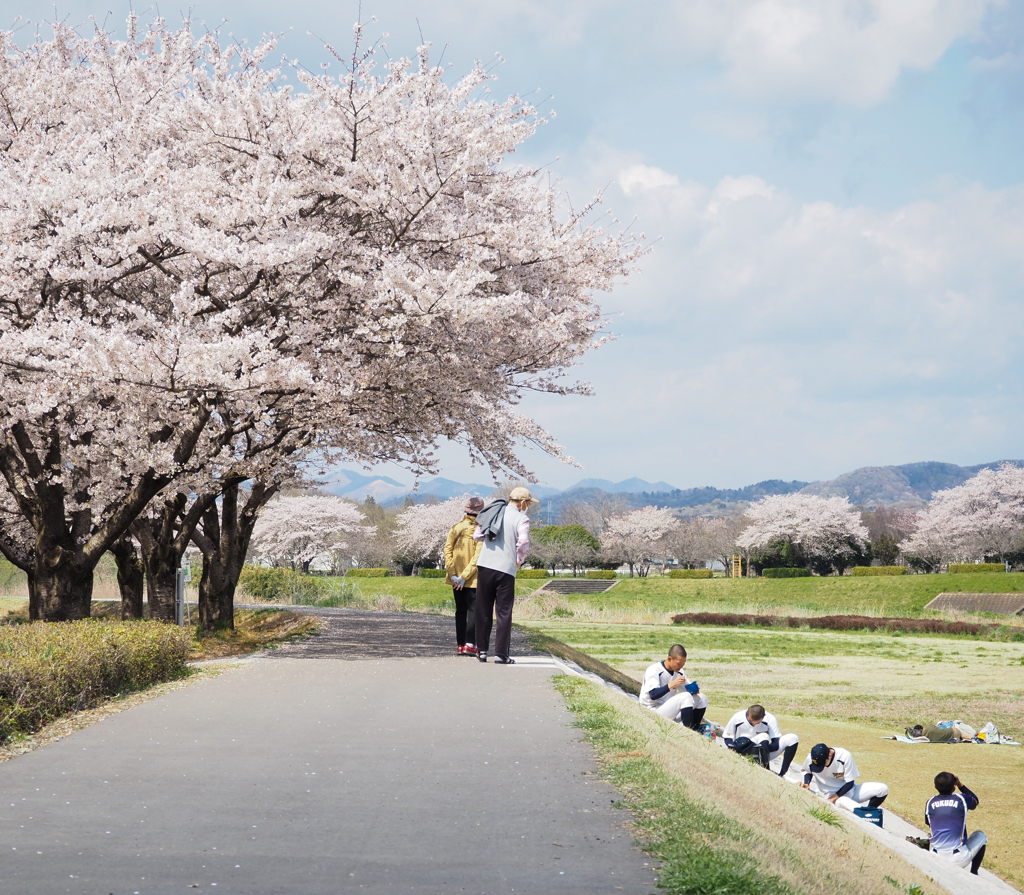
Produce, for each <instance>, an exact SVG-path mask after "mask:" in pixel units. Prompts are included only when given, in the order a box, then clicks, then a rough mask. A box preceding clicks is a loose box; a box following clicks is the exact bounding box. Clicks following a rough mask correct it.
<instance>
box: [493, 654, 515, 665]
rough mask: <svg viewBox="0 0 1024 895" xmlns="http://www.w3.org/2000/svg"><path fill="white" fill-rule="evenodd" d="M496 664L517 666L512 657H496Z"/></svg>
mask: <svg viewBox="0 0 1024 895" xmlns="http://www.w3.org/2000/svg"><path fill="white" fill-rule="evenodd" d="M494 664H495V665H515V664H516V660H515V659H513V658H512V657H511V656H495V657H494Z"/></svg>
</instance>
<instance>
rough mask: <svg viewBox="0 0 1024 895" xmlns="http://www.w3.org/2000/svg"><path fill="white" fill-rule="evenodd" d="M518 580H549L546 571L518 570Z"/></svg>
mask: <svg viewBox="0 0 1024 895" xmlns="http://www.w3.org/2000/svg"><path fill="white" fill-rule="evenodd" d="M519 577H520V578H550V577H551V576H550V575H549V574H548V571H547V569H520V570H519Z"/></svg>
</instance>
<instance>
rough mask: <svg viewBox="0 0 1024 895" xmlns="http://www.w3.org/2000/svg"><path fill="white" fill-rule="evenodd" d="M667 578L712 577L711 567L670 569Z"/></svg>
mask: <svg viewBox="0 0 1024 895" xmlns="http://www.w3.org/2000/svg"><path fill="white" fill-rule="evenodd" d="M668 577H669V578H713V577H714V575H712V573H711V569H672V570H671V571H670V572H669V573H668Z"/></svg>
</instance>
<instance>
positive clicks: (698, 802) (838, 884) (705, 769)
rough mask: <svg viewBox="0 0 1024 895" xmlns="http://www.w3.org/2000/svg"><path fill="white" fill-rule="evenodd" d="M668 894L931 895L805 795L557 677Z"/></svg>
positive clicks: (593, 689) (915, 874) (906, 868)
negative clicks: (655, 863) (899, 894)
mask: <svg viewBox="0 0 1024 895" xmlns="http://www.w3.org/2000/svg"><path fill="white" fill-rule="evenodd" d="M556 684H557V686H558V687H559V689H560V690H561V692H562V693H563V694H564V696H565V698H566V701H567V703H568V705H569V708H570V709H571V710H572V711H573V712H574V713H575V714H576V716H577V720H578V726H579V727H581V728H582V729H583V730H584V731H585V734H586V737H587V739H588V740H589V741H590V742H591V743H593V744H594V746H595V748H596V750H597V753H598V759H599V762H600V765H601V769H602V772H603V773H604V775H605V776H606V778H607V779H608V781H609V782H610V783H612V784H613V785H614V786H615V787H616V788H617V789H618V790H619V791H620V792H621V793H622V794H623V802H624V804H625V805H627V806H628V807H630V808H631V809H632V810H633V817H634V826H635V828H636V830H637V832H638V833H639V834H640V835H641V836H642V837H643V839H644V840H645V843H646V847H647V849H648V851H650V853H651V854H652V855H654V856H655V857H656V858H657V859H658V860H659V861H661V862H662V864H661V868H660V873H659V886H660V887H662V888H663V889H664V890H665V891H667V892H669V893H672V895H698V893H710V892H722V893H725V892H728V893H730V895H796V893H800V895H825V893H828V895H846V893H849V895H895V893H896V892H904V893H906V892H913V893H920V892H935V891H937V887H936V886H935V885H934V884H932V883H931V882H930V881H929V880H928V879H927V878H926V877H925V876H924V875H923V874H921V873H920V872H919V871H917V870H916V869H914V868H913V867H911V866H910V865H909V864H907V863H905V862H904V861H903V860H902V859H900V858H899V857H897V856H896V855H894V854H893V853H891V852H889V851H888V850H887V849H885V848H884V847H883V846H881V845H879V844H878V843H877V842H875V840H873V839H871V838H870V837H869V836H866V835H865V834H864V833H862V832H861V831H859V830H857V829H856V828H855V827H854V825H853V824H852V823H850V821H848V820H844V819H843V818H842V817H840V815H839V813H838V812H835V811H832V810H831V809H829V808H827V807H825V806H824V805H823V804H822V803H821V802H820V801H819V800H817V799H816V798H815V797H813V796H811V795H810V794H809V793H806V792H804V791H803V790H800V789H797V788H796V787H794V786H791V785H790V784H787V783H784V782H783V781H781V780H779V779H778V777H773V776H771V775H769V774H766V773H765V772H764V771H763V770H761V769H760V768H756V767H754V766H752V765H750V764H749V763H748V762H746V761H743V760H742V759H738V758H736V756H733V755H730V754H728V753H726V752H725V750H723V749H720V748H719V747H717V746H715V745H712V744H711V743H710V741H708V740H706V739H705V738H703V737H698V736H695V735H694V734H692V733H690V732H689V731H682V730H680V729H678V728H677V727H675V725H671V724H669V723H668V722H665V721H663V720H662V719H661V718H658V717H657V716H656V715H654V714H653V713H651V712H648V711H646V710H645V709H641V708H640V707H639V706H637V705H635V704H630V703H627V702H626V701H625V700H623V699H622V698H621V697H617V696H615V695H614V694H611V693H609V692H608V691H607V690H604V689H603V688H601V687H598V686H596V685H594V684H592V683H590V682H588V681H584V680H581V679H580V678H571V677H561V678H556Z"/></svg>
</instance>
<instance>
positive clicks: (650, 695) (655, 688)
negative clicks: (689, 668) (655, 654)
mask: <svg viewBox="0 0 1024 895" xmlns="http://www.w3.org/2000/svg"><path fill="white" fill-rule="evenodd" d="M679 677H681V678H682V679H683V681H684V682H685V683H687V684H688V683H689V682H690V679H689V678H688V677H687V676H686V674H685V673H684V672H682V671H677V672H671V671H669V670H668V669H667V668H666V667H665V663H664V662H655V664H654V665H652V666H651V667H650V668H648V669H647V671H645V672H644V682H643V684H642V685H641V687H640V705H644V706H647V708H649V709H653V710H654V711H656V712H657V713H658V714H659V715H661V717H663V718H668V719H669V720H670V721H675V720H677V719H678V718H679V713H680V712H681V711H682V710H683V709H706V708H707V707H708V699H707V697H706V696H705V695H704V694H703V693H696V694H693V693H688V692H687V691H686V690H685V689H684V688H683V687H679V688H678V689H676V690H669V689H668V685H669V683H670V682H671V681H673V680H674V679H675V678H679Z"/></svg>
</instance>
